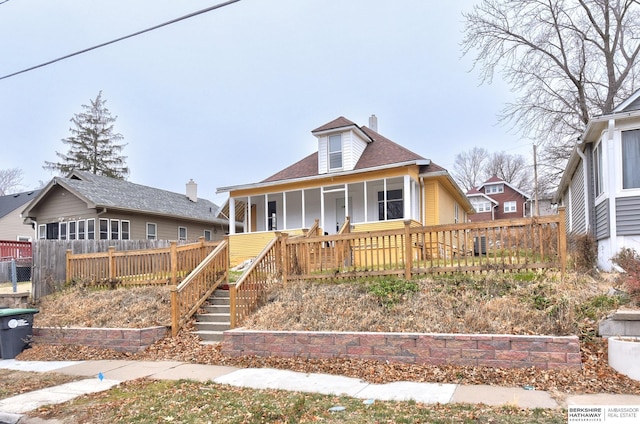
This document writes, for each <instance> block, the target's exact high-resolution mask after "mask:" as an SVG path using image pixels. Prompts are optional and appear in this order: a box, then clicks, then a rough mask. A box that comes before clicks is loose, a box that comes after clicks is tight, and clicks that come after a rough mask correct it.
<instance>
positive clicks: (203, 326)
mask: <svg viewBox="0 0 640 424" xmlns="http://www.w3.org/2000/svg"><path fill="white" fill-rule="evenodd" d="M196 328H197V329H198V330H197V332H200V331H221V332H222V331H225V330H229V329H231V322H230V321H220V322H208V321H196Z"/></svg>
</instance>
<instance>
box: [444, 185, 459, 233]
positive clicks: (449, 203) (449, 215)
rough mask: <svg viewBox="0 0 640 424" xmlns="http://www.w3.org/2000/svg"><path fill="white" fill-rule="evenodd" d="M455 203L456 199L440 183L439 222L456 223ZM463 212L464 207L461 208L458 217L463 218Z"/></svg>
mask: <svg viewBox="0 0 640 424" xmlns="http://www.w3.org/2000/svg"><path fill="white" fill-rule="evenodd" d="M454 203H455V200H454V199H453V197H451V195H450V194H449V192H448V191H447V190H446V189H445V188H444V187H443V186H442V185H441V184H438V218H439V219H438V224H453V223H454V214H453V210H454ZM461 212H462V208H459V210H458V218H462V216H461Z"/></svg>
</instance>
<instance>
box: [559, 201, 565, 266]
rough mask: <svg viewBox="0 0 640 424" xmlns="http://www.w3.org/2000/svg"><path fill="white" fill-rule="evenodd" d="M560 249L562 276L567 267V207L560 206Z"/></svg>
mask: <svg viewBox="0 0 640 424" xmlns="http://www.w3.org/2000/svg"><path fill="white" fill-rule="evenodd" d="M558 218H559V219H560V222H558V250H559V252H558V253H559V254H560V271H561V273H562V277H564V272H565V270H566V267H567V228H566V225H567V222H566V207H565V206H560V207H559V208H558Z"/></svg>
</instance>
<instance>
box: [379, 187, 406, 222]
mask: <svg viewBox="0 0 640 424" xmlns="http://www.w3.org/2000/svg"><path fill="white" fill-rule="evenodd" d="M396 192H399V193H400V198H394V199H389V197H390V196H389V194H390V193H394V194H395V193H396ZM381 193H382V200H381V199H380V194H381ZM377 199H378V200H377V204H378V221H390V220H394V219H404V190H402V189H401V188H395V189H389V188H387V191H386V192H385V191H384V190H379V191H378V192H377ZM391 203H400V208H399V209H398V211H399V214H400V216H399V217H393V218H392V217H389V205H390V204H391ZM381 206H382V208H383V209H382V216H381V214H380V207H381Z"/></svg>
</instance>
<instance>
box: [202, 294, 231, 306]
mask: <svg viewBox="0 0 640 424" xmlns="http://www.w3.org/2000/svg"><path fill="white" fill-rule="evenodd" d="M207 302H209V304H210V305H229V303H230V300H229V297H228V296H227V297H217V296H216V297H210V298H209V299H208V300H207Z"/></svg>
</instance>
